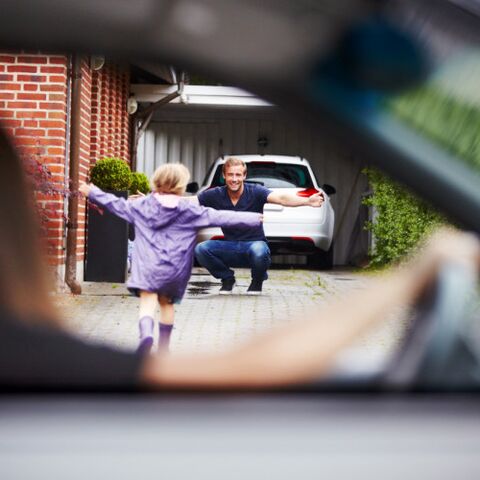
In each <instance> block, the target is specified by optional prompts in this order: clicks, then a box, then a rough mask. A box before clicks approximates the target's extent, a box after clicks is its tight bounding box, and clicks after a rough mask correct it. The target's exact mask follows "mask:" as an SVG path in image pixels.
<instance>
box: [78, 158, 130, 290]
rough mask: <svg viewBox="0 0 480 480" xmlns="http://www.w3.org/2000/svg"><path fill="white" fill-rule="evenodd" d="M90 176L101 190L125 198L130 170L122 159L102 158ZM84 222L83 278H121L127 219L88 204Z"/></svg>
mask: <svg viewBox="0 0 480 480" xmlns="http://www.w3.org/2000/svg"><path fill="white" fill-rule="evenodd" d="M90 180H91V182H92V183H94V184H95V185H96V186H97V187H100V188H101V189H102V190H104V191H107V192H110V193H113V194H114V195H116V196H118V197H123V198H127V197H128V190H129V188H130V185H131V183H132V173H131V171H130V167H129V165H128V164H127V162H126V161H125V160H122V159H120V158H103V159H101V160H98V161H97V163H96V164H95V165H93V167H92V168H91V169H90ZM87 225H88V230H87V242H86V256H85V275H84V278H85V280H87V281H93V282H124V281H125V277H126V267H127V240H128V223H127V222H126V221H125V220H122V219H120V218H118V217H116V216H115V215H113V214H111V213H110V212H108V211H107V210H106V209H100V208H98V207H93V206H92V205H89V208H88V220H87Z"/></svg>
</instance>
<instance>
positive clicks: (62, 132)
mask: <svg viewBox="0 0 480 480" xmlns="http://www.w3.org/2000/svg"><path fill="white" fill-rule="evenodd" d="M47 136H49V137H64V136H65V130H60V129H50V130H47Z"/></svg>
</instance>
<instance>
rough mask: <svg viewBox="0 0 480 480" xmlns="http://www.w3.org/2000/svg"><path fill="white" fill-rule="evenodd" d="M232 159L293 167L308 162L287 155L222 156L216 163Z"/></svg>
mask: <svg viewBox="0 0 480 480" xmlns="http://www.w3.org/2000/svg"><path fill="white" fill-rule="evenodd" d="M230 157H234V158H238V159H239V160H242V161H244V162H245V163H249V162H275V163H287V164H295V165H308V161H307V160H306V159H305V158H302V157H299V156H289V155H224V156H223V157H222V158H219V159H217V163H219V164H222V163H225V162H226V161H227V160H228V158H230Z"/></svg>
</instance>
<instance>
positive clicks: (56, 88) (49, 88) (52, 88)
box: [40, 83, 67, 92]
mask: <svg viewBox="0 0 480 480" xmlns="http://www.w3.org/2000/svg"><path fill="white" fill-rule="evenodd" d="M40 90H41V91H42V92H66V91H67V87H66V85H50V84H48V83H47V84H46V85H40Z"/></svg>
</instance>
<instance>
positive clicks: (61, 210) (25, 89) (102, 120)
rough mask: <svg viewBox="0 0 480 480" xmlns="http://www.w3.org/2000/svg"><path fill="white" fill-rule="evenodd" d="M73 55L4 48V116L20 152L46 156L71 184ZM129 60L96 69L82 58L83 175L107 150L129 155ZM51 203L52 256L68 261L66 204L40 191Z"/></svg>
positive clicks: (0, 115) (0, 88) (0, 87)
mask: <svg viewBox="0 0 480 480" xmlns="http://www.w3.org/2000/svg"><path fill="white" fill-rule="evenodd" d="M68 70H69V58H68V57H66V56H62V55H43V54H17V53H14V54H13V53H4V54H2V53H0V122H1V124H2V126H3V128H4V129H5V130H6V132H7V133H8V134H9V136H10V137H11V139H12V141H13V143H14V144H15V145H16V147H17V149H18V151H19V152H20V154H21V155H22V156H24V157H30V158H34V159H37V160H39V161H41V162H42V163H43V164H45V165H47V166H48V168H49V170H50V172H51V173H52V179H53V180H54V181H55V182H58V183H59V184H61V185H64V186H65V185H68V178H67V179H66V178H65V175H66V173H67V172H68V163H69V151H68V149H69V139H68V135H69V121H70V118H69V112H68V99H67V96H68V95H69V80H70V78H69V71H68ZM129 88H130V85H129V70H128V67H127V66H119V65H115V64H108V63H107V64H106V65H105V66H104V67H103V68H102V69H101V70H100V71H92V70H91V69H90V66H89V62H88V58H85V59H84V60H83V63H82V88H81V112H80V135H81V143H80V165H79V167H80V179H81V180H84V179H86V177H87V175H88V170H89V168H90V165H91V164H92V163H95V161H96V160H98V159H99V158H102V157H105V156H116V157H121V158H124V159H126V160H129V159H130V154H129V149H130V118H129V116H128V114H127V112H126V102H127V98H128V95H129ZM38 199H39V201H40V202H43V205H45V206H47V207H48V214H49V217H50V218H49V220H48V225H47V229H48V231H47V233H48V237H47V240H48V245H49V253H50V256H49V260H50V263H51V264H52V265H57V266H59V265H62V264H64V262H65V251H64V243H65V242H64V238H65V213H66V210H65V204H64V198H63V196H57V197H51V196H41V195H39V196H38ZM77 238H78V243H77V245H78V246H77V260H78V261H82V260H83V255H84V243H85V202H84V201H80V205H79V225H78V237H77Z"/></svg>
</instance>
